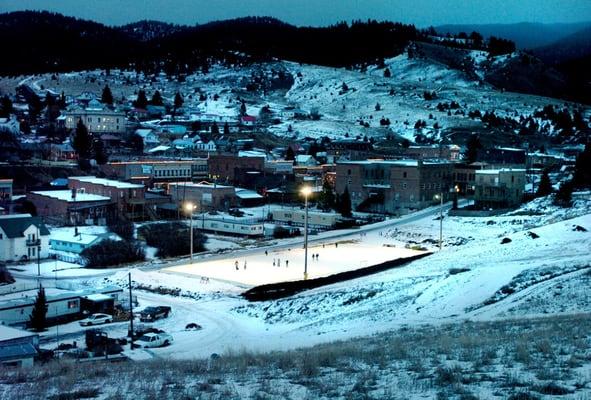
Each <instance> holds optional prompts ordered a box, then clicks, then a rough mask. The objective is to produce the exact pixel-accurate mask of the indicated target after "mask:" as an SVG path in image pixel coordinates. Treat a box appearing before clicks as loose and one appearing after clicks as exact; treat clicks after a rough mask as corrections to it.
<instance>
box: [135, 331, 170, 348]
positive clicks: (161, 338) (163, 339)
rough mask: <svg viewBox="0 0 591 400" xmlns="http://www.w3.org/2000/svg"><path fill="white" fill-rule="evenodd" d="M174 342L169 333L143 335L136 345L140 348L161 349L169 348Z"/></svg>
mask: <svg viewBox="0 0 591 400" xmlns="http://www.w3.org/2000/svg"><path fill="white" fill-rule="evenodd" d="M172 341H173V339H172V336H170V335H169V334H167V333H146V334H145V335H142V336H141V337H140V338H139V339H138V340H137V341H136V342H135V344H136V345H138V346H139V347H145V348H150V347H161V346H168V345H169V344H171V343H172Z"/></svg>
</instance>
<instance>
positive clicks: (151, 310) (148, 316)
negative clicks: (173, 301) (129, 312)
mask: <svg viewBox="0 0 591 400" xmlns="http://www.w3.org/2000/svg"><path fill="white" fill-rule="evenodd" d="M170 311H171V309H170V307H167V306H157V307H146V308H144V310H143V311H141V312H140V321H142V322H152V321H156V320H157V319H160V318H168V314H170Z"/></svg>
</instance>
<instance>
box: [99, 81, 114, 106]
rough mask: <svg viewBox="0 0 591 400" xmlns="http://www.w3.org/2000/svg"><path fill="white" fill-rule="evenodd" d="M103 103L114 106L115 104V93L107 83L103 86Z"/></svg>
mask: <svg viewBox="0 0 591 400" xmlns="http://www.w3.org/2000/svg"><path fill="white" fill-rule="evenodd" d="M101 103H103V104H107V105H110V106H112V105H113V93H111V88H110V87H109V85H105V87H104V88H103V94H102V95H101Z"/></svg>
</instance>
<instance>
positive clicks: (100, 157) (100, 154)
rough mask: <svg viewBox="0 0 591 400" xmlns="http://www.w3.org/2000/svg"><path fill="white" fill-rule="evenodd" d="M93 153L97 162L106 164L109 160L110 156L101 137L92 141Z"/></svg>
mask: <svg viewBox="0 0 591 400" xmlns="http://www.w3.org/2000/svg"><path fill="white" fill-rule="evenodd" d="M92 153H93V158H94V159H95V160H96V162H97V164H99V165H104V164H106V163H107V161H108V160H109V156H108V155H107V152H106V150H105V145H104V143H103V141H102V140H101V139H100V138H97V139H95V140H94V141H93V143H92Z"/></svg>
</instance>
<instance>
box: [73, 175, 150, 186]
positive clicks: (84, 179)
mask: <svg viewBox="0 0 591 400" xmlns="http://www.w3.org/2000/svg"><path fill="white" fill-rule="evenodd" d="M70 179H73V180H77V181H80V182H86V183H93V184H95V185H103V186H111V187H115V188H117V189H141V188H143V187H144V185H138V184H136V183H127V182H121V181H115V180H112V179H105V178H97V177H96V176H71V177H70Z"/></svg>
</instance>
